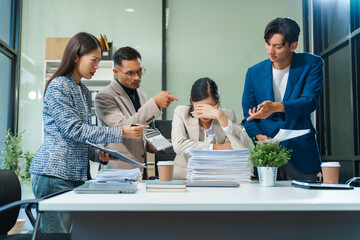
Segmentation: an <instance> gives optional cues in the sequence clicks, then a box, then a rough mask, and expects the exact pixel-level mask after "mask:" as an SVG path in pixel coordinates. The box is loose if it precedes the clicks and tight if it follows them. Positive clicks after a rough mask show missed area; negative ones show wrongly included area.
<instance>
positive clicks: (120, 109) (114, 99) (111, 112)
mask: <svg viewBox="0 0 360 240" xmlns="http://www.w3.org/2000/svg"><path fill="white" fill-rule="evenodd" d="M137 93H138V96H139V100H140V105H141V107H140V108H139V110H138V112H135V108H134V105H133V103H132V102H131V100H130V97H129V96H128V94H127V93H126V92H125V90H124V89H123V88H122V87H121V85H120V84H119V83H118V82H117V81H116V80H115V79H113V80H112V81H111V83H110V84H109V85H108V86H107V87H105V88H104V89H103V90H101V91H100V92H98V94H97V95H96V97H95V111H96V115H97V116H98V118H99V119H100V123H101V125H104V126H124V125H131V124H132V123H141V124H149V123H150V122H152V121H153V120H155V118H157V117H158V116H160V115H161V114H162V111H161V109H160V108H159V107H158V106H157V105H156V103H155V101H154V99H153V98H150V99H148V97H147V95H146V94H145V93H144V92H143V91H142V90H140V89H137ZM108 147H109V148H111V149H115V150H117V151H118V152H120V153H122V154H124V155H125V156H127V157H129V158H131V159H133V160H135V161H138V162H140V163H145V162H146V141H145V139H144V138H141V139H130V138H125V137H124V138H123V141H122V143H112V144H109V145H108ZM104 168H122V169H131V168H134V166H133V165H130V164H128V163H124V162H122V161H110V162H109V164H107V165H105V166H104Z"/></svg>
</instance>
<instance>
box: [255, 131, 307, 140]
mask: <svg viewBox="0 0 360 240" xmlns="http://www.w3.org/2000/svg"><path fill="white" fill-rule="evenodd" d="M309 132H310V129H304V130H290V129H280V131H279V132H278V133H277V134H276V135H275V137H274V138H272V139H266V140H264V141H256V142H261V143H273V142H282V141H286V140H289V139H293V138H296V137H300V136H303V135H305V134H308V133H309Z"/></svg>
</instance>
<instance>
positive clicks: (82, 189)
mask: <svg viewBox="0 0 360 240" xmlns="http://www.w3.org/2000/svg"><path fill="white" fill-rule="evenodd" d="M136 191H137V184H134V183H129V182H126V183H123V182H119V183H117V182H111V183H107V182H85V183H84V184H83V185H81V186H79V187H77V188H75V189H74V192H75V193H87V194H117V193H136Z"/></svg>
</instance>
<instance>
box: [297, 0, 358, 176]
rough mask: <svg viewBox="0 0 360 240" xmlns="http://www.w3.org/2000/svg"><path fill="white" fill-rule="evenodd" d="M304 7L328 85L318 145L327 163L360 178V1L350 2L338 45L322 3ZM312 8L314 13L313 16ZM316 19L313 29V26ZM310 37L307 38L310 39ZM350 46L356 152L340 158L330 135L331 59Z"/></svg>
mask: <svg viewBox="0 0 360 240" xmlns="http://www.w3.org/2000/svg"><path fill="white" fill-rule="evenodd" d="M303 6H304V9H305V10H304V26H307V29H310V28H312V29H314V30H313V42H312V44H313V49H314V54H316V55H319V56H321V57H322V58H323V59H324V85H323V91H322V94H321V98H320V104H319V108H318V109H317V111H316V129H317V130H318V136H317V140H318V144H319V148H320V154H321V156H322V159H323V161H340V162H341V161H342V162H344V163H346V164H349V165H351V166H352V170H351V172H348V173H346V174H347V176H359V175H360V172H359V170H360V169H359V165H360V102H359V101H360V20H359V18H360V1H352V0H350V6H349V7H350V9H349V10H350V16H349V18H350V19H349V20H350V28H349V33H348V34H347V35H346V36H344V37H343V38H342V39H341V40H339V41H337V42H336V43H335V44H331V45H328V43H327V39H326V38H327V36H328V34H327V31H328V26H327V25H326V24H324V21H322V19H323V18H324V16H325V15H326V14H327V13H326V12H324V11H322V10H321V8H320V6H321V0H303ZM310 8H311V9H312V10H313V11H312V12H310ZM309 19H312V26H310V24H311V21H310V20H309ZM308 35H309V34H307V36H308ZM309 41H310V38H309V37H307V38H305V41H304V42H305V46H304V49H305V51H310V47H309V46H310V45H311V43H310V42H309ZM346 45H349V58H350V62H351V66H350V75H351V76H350V79H347V80H348V82H347V83H349V84H351V91H352V111H353V128H354V139H353V143H351V144H354V152H353V153H352V154H348V155H346V156H336V155H334V154H333V153H332V149H331V137H332V136H331V132H330V111H331V109H330V106H329V97H330V95H329V87H330V83H329V78H330V76H329V62H328V57H329V56H330V55H332V54H334V53H336V52H337V51H339V50H341V49H342V48H343V47H344V46H346Z"/></svg>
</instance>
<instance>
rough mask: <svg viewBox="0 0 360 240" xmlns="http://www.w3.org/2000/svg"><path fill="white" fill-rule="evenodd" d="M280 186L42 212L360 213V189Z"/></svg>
mask: <svg viewBox="0 0 360 240" xmlns="http://www.w3.org/2000/svg"><path fill="white" fill-rule="evenodd" d="M290 184H291V182H277V183H276V186H275V187H262V186H260V185H259V184H258V183H256V182H253V183H242V184H240V187H239V188H199V187H197V188H194V187H191V188H190V187H188V188H187V190H186V192H146V189H145V184H144V183H139V186H138V188H139V189H138V191H137V193H135V194H76V193H74V192H73V191H71V192H67V193H65V194H62V195H59V196H56V197H53V198H51V199H47V200H44V201H41V202H40V203H39V210H40V211H359V210H360V188H355V189H354V190H309V189H302V188H296V187H292V186H291V185H290Z"/></svg>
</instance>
